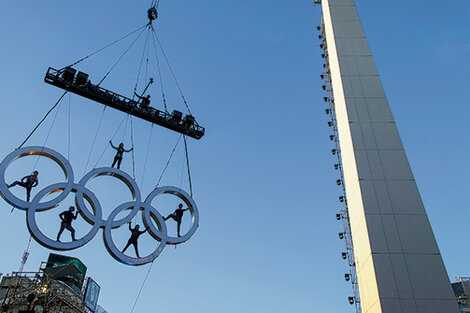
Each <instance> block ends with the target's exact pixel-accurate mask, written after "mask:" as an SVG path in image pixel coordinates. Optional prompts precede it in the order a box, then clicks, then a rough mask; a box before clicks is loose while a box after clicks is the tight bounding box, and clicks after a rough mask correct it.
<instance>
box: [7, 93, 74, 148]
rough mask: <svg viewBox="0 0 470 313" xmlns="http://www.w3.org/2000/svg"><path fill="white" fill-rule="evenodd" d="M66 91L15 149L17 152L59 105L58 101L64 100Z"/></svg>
mask: <svg viewBox="0 0 470 313" xmlns="http://www.w3.org/2000/svg"><path fill="white" fill-rule="evenodd" d="M67 92H68V91H65V92H64V93H63V94H62V96H60V98H59V100H57V102H56V103H55V104H54V105H53V106H52V107H51V108H50V109H49V111H47V113H46V115H44V117H43V118H42V119H41V120H40V121H39V123H38V124H37V125H36V127H34V129H33V130H32V131H31V133H30V134H29V135H28V136H27V137H26V139H25V140H24V141H23V142H22V143H21V144H20V145H19V146H18V148H16V149H17V150H18V149H20V148H21V147H23V145H24V144H25V143H26V142H27V141H28V140H29V138H31V136H32V135H33V134H34V132H35V131H36V130H37V129H38V128H39V126H41V124H42V123H43V122H44V120H45V119H46V118H47V117H48V116H49V114H50V113H51V112H52V110H54V109H55V108H56V106H57V105H59V103H60V101H61V100H62V99H63V98H64V96H65V95H66V94H67Z"/></svg>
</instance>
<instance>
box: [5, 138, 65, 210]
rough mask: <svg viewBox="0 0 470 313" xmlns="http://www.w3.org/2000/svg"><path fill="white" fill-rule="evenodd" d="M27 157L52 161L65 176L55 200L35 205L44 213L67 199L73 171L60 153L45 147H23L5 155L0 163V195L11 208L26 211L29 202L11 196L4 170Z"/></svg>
mask: <svg viewBox="0 0 470 313" xmlns="http://www.w3.org/2000/svg"><path fill="white" fill-rule="evenodd" d="M29 155H40V156H44V157H47V158H49V159H51V160H52V161H54V162H55V163H57V164H58V165H59V166H60V168H61V169H62V171H63V172H64V175H65V180H66V182H65V186H64V189H63V192H62V193H61V194H60V195H59V196H57V197H56V198H55V199H52V200H50V201H46V202H44V203H38V204H37V205H36V208H35V210H36V211H46V210H49V209H51V208H53V207H55V206H56V205H57V204H59V203H60V202H61V201H62V200H64V199H65V198H66V197H67V195H68V194H69V193H70V191H71V190H72V185H73V180H74V177H73V169H72V165H70V162H69V161H68V160H67V159H66V158H65V157H63V156H62V155H61V154H60V153H58V152H57V151H54V150H52V149H49V148H46V147H24V148H21V149H18V150H15V151H13V152H12V153H10V154H9V155H7V157H6V158H5V159H4V160H3V161H2V163H0V195H1V196H2V198H3V199H4V200H5V201H6V202H8V203H9V204H11V205H12V206H14V207H15V208H18V209H20V210H23V211H26V209H27V208H28V207H29V206H30V203H29V202H27V201H24V200H21V199H19V198H18V197H16V196H15V195H14V194H13V193H12V192H11V191H10V190H9V189H8V187H7V184H6V181H5V173H6V169H7V168H8V166H10V164H11V163H13V162H14V161H15V160H17V159H20V158H22V157H25V156H29ZM46 188H47V187H46Z"/></svg>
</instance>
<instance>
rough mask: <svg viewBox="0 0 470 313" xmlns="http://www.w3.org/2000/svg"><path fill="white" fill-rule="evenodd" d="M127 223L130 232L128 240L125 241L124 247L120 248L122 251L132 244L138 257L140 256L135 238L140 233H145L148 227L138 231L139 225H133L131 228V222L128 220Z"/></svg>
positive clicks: (137, 237)
mask: <svg viewBox="0 0 470 313" xmlns="http://www.w3.org/2000/svg"><path fill="white" fill-rule="evenodd" d="M128 224H129V230H130V232H131V238H129V240H128V241H127V244H126V246H125V247H124V249H122V253H124V252H126V250H127V248H129V246H130V245H133V246H134V249H135V255H136V256H137V257H138V258H140V256H139V247H138V245H137V239H139V237H140V235H142V234H143V233H145V232H146V231H147V230H148V229H149V227H147V228H145V229H144V230H143V231H139V229H140V226H139V225H135V227H134V228H132V222H129V223H128Z"/></svg>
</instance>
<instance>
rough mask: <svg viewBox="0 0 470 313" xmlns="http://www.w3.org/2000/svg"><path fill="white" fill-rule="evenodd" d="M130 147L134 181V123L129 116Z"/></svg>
mask: <svg viewBox="0 0 470 313" xmlns="http://www.w3.org/2000/svg"><path fill="white" fill-rule="evenodd" d="M131 145H132V177H133V178H134V180H135V154H134V151H135V149H134V123H133V122H132V116H131Z"/></svg>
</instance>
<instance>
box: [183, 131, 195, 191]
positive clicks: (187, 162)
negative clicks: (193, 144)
mask: <svg viewBox="0 0 470 313" xmlns="http://www.w3.org/2000/svg"><path fill="white" fill-rule="evenodd" d="M183 139H184V151H185V153H186V167H187V168H188V179H189V192H190V194H191V198H192V197H193V182H192V181H191V169H190V168H189V153H188V144H187V142H186V136H184V135H183Z"/></svg>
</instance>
